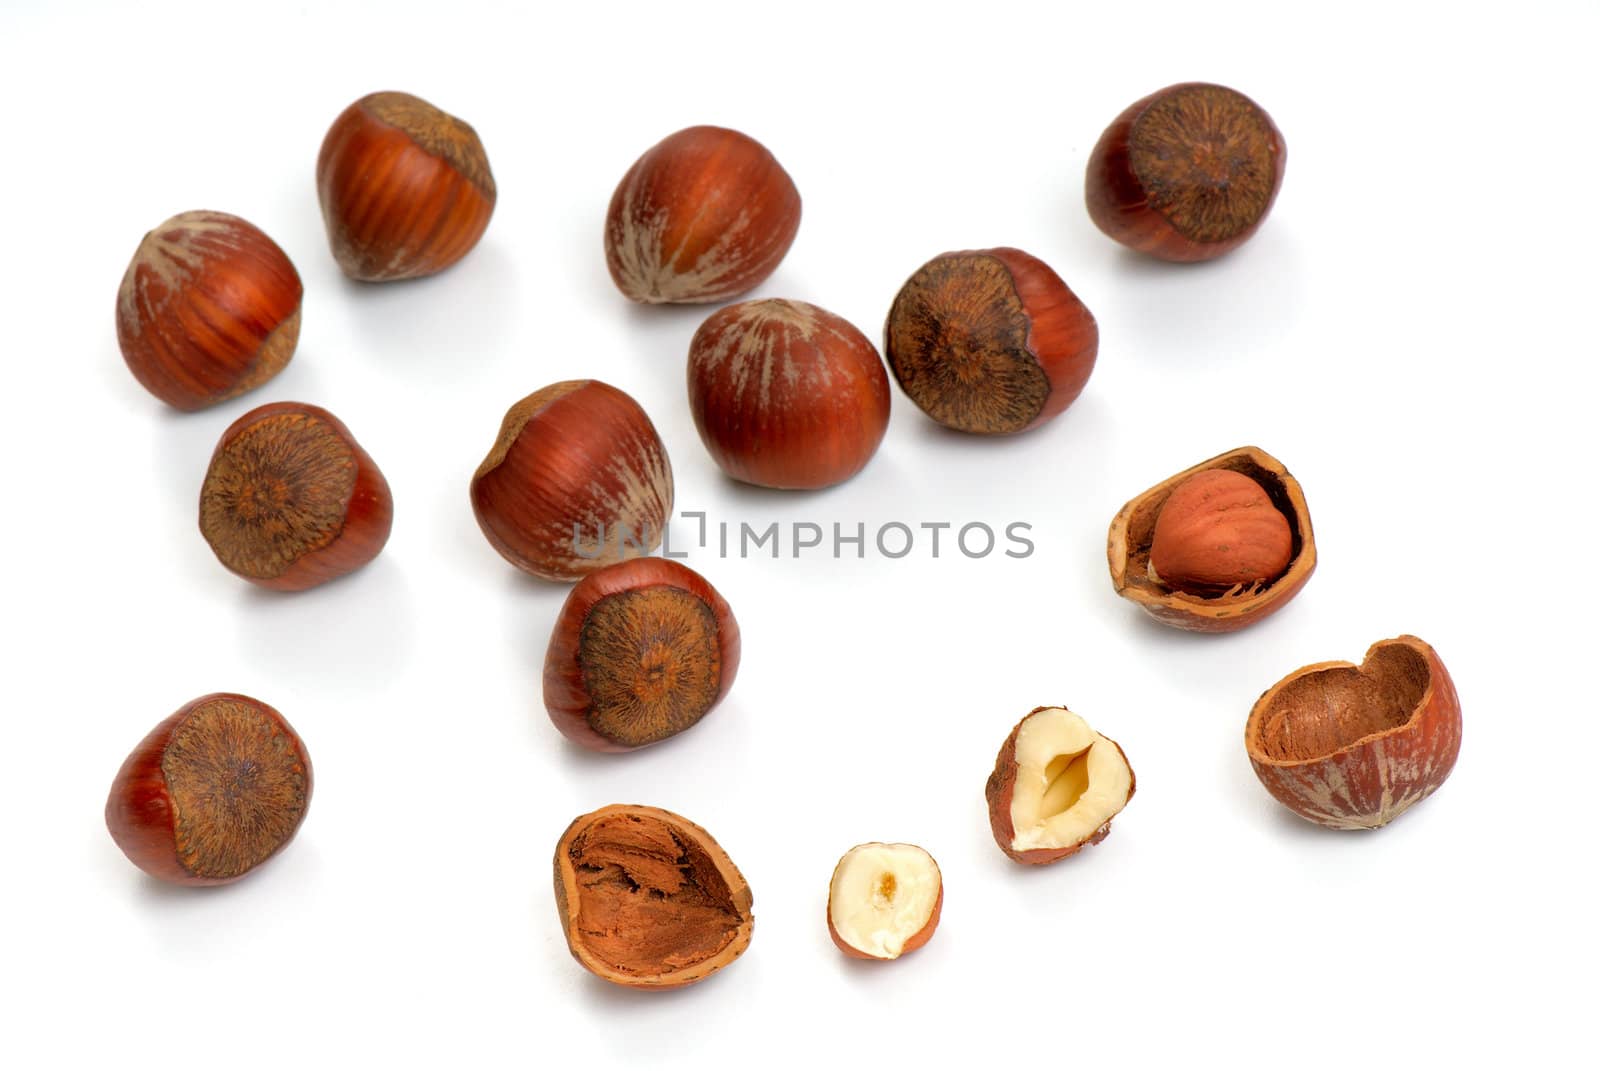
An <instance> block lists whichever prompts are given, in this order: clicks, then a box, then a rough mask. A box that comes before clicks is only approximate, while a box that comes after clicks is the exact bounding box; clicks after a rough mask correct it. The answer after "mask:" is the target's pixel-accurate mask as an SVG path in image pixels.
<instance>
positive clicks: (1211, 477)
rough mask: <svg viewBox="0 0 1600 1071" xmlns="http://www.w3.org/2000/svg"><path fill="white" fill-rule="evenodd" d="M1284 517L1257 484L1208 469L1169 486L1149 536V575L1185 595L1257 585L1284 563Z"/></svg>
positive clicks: (1287, 546) (1287, 535) (1287, 544)
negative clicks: (1154, 527) (1170, 487)
mask: <svg viewBox="0 0 1600 1071" xmlns="http://www.w3.org/2000/svg"><path fill="white" fill-rule="evenodd" d="M1293 544H1294V535H1293V533H1291V532H1290V531H1289V519H1288V518H1287V517H1285V516H1284V515H1283V514H1282V513H1280V512H1279V511H1278V507H1277V506H1275V505H1273V503H1272V499H1270V498H1268V497H1267V492H1266V491H1265V490H1263V489H1262V487H1261V485H1260V484H1258V483H1256V482H1255V481H1254V480H1252V479H1251V478H1250V477H1248V476H1246V475H1244V474H1243V473H1241V472H1235V471H1234V470H1233V469H1206V470H1205V471H1204V472H1197V473H1195V474H1194V475H1193V476H1190V477H1189V478H1188V479H1186V480H1184V481H1183V482H1182V483H1180V484H1178V485H1177V486H1176V487H1174V488H1173V489H1172V493H1171V494H1170V495H1168V496H1167V500H1166V501H1165V502H1163V503H1162V505H1161V512H1160V513H1158V514H1157V515H1156V530H1155V534H1154V535H1153V536H1152V537H1151V539H1150V565H1149V573H1150V577H1151V579H1153V580H1155V581H1156V582H1157V583H1161V584H1165V585H1166V586H1167V587H1169V588H1175V589H1177V590H1178V591H1183V592H1187V593H1188V594H1190V595H1202V596H1212V595H1224V594H1227V593H1228V592H1237V591H1244V590H1246V589H1257V588H1259V587H1260V586H1261V585H1263V584H1267V583H1270V582H1271V581H1273V580H1275V579H1277V578H1278V576H1279V575H1281V574H1282V573H1283V571H1284V570H1285V569H1287V568H1288V567H1289V559H1290V557H1291V556H1292V554H1293V550H1294V546H1293Z"/></svg>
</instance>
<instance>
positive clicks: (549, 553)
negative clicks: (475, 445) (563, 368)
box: [471, 379, 673, 580]
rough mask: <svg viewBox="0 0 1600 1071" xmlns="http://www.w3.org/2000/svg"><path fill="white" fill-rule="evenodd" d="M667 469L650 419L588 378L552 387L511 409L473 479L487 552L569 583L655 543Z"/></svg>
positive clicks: (667, 506) (667, 505)
mask: <svg viewBox="0 0 1600 1071" xmlns="http://www.w3.org/2000/svg"><path fill="white" fill-rule="evenodd" d="M672 493H673V485H672V465H671V463H670V462H669V461H668V460H667V450H666V447H665V446H663V445H662V443H661V437H660V436H659V435H658V434H656V428H655V425H654V424H652V423H651V422H650V417H649V416H648V415H646V413H645V411H644V410H643V409H641V408H640V407H639V403H638V402H636V401H634V400H633V399H632V398H631V397H629V396H628V395H627V394H625V393H624V392H622V391H620V390H618V389H617V388H616V387H613V386H611V385H610V384H607V383H602V382H600V381H599V380H594V379H575V380H568V381H566V382H562V383H552V384H551V385H550V386H548V387H545V388H543V389H542V390H538V391H535V392H534V393H532V394H530V395H528V396H527V397H526V398H524V399H522V400H521V401H520V402H518V403H517V404H515V405H513V406H512V407H511V408H510V410H508V411H507V412H506V415H505V419H504V421H502V423H501V425H500V434H499V435H498V436H497V437H496V438H495V442H494V446H493V447H491V448H490V450H489V454H488V456H487V457H485V458H484V459H483V464H481V465H479V466H478V471H477V472H476V473H474V474H473V477H472V486H471V495H472V509H473V512H474V514H476V516H477V518H478V526H479V527H480V528H482V529H483V534H484V536H485V537H486V538H487V539H488V540H489V543H490V545H491V546H493V547H494V549H495V550H497V551H499V552H500V554H501V556H503V557H504V558H505V559H506V560H507V561H508V562H510V563H511V564H512V565H515V566H516V567H517V568H518V569H521V570H523V571H524V572H528V573H532V574H533V575H534V576H538V577H543V578H544V579H546V580H576V579H578V578H579V577H582V576H587V575H588V574H589V573H592V572H594V571H596V570H597V569H603V568H605V567H606V566H607V565H610V564H612V563H613V562H618V561H622V560H624V559H625V558H634V557H640V556H642V555H645V554H648V553H650V551H652V550H654V549H655V548H656V547H657V546H659V545H660V543H661V540H662V538H663V533H664V531H665V527H666V523H667V516H668V514H669V513H670V512H671V510H672Z"/></svg>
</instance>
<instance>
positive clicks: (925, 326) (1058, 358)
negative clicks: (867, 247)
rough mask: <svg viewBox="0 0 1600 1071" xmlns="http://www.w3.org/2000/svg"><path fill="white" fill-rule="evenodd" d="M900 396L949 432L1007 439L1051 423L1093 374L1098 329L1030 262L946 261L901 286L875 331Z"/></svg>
mask: <svg viewBox="0 0 1600 1071" xmlns="http://www.w3.org/2000/svg"><path fill="white" fill-rule="evenodd" d="M883 338H884V343H883V349H884V356H885V357H886V358H887V360H888V362H889V369H890V371H892V372H893V373H894V377H895V380H896V381H897V382H898V383H899V384H900V389H901V390H903V391H905V393H906V396H907V397H908V398H910V399H911V400H912V401H913V402H915V403H916V404H917V407H918V408H919V409H921V410H922V411H923V412H924V413H926V414H928V416H930V417H932V418H933V419H934V420H936V421H938V422H939V423H940V424H943V425H944V426H945V427H947V428H953V429H955V430H956V431H965V432H971V433H973V434H975V435H1010V434H1014V433H1016V432H1020V431H1027V430H1029V429H1031V428H1036V427H1038V426H1039V425H1040V424H1043V423H1045V422H1046V421H1048V420H1051V419H1053V418H1054V417H1056V416H1059V415H1060V414H1061V413H1062V412H1063V411H1064V410H1065V409H1066V408H1067V406H1069V405H1071V404H1072V402H1073V401H1074V400H1075V399H1076V398H1077V397H1078V395H1079V394H1080V393H1082V391H1083V388H1084V384H1086V383H1088V381H1089V373H1090V372H1092V371H1094V362H1095V355H1096V354H1097V353H1098V352H1099V349H1100V329H1099V327H1098V325H1097V324H1096V323H1095V319H1094V316H1093V314H1092V313H1090V312H1089V309H1088V307H1087V306H1085V305H1084V303H1083V302H1082V301H1079V300H1078V296H1077V295H1076V294H1074V293H1073V292H1072V290H1071V288H1069V287H1068V286H1067V284H1066V283H1065V282H1063V281H1062V280H1061V277H1060V276H1059V275H1057V274H1056V273H1055V272H1054V271H1053V270H1051V268H1050V266H1049V265H1048V264H1046V263H1045V262H1044V261H1042V260H1040V259H1039V258H1038V257H1034V256H1030V255H1029V254H1027V253H1024V252H1023V251H1022V250H1020V249H1008V248H1000V249H981V250H976V251H969V252H961V253H945V254H943V255H941V256H937V257H934V258H933V259H932V260H930V261H928V263H926V264H924V265H923V266H922V267H921V268H918V269H917V271H916V273H915V274H914V275H912V276H911V278H910V279H908V280H906V283H905V285H904V286H902V287H901V288H900V293H899V294H897V295H896V296H895V299H894V304H893V305H892V306H891V307H890V309H889V318H888V321H887V322H886V323H885V325H884V329H883Z"/></svg>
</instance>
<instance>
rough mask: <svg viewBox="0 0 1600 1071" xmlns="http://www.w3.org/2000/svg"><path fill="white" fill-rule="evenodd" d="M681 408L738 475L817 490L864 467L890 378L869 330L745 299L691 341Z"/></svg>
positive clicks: (810, 310) (801, 305)
mask: <svg viewBox="0 0 1600 1071" xmlns="http://www.w3.org/2000/svg"><path fill="white" fill-rule="evenodd" d="M689 408H690V410H691V411H692V412H693V414H694V423H695V427H696V428H697V429H699V432H700V439H701V441H702V442H704V443H705V444H706V449H707V450H708V451H710V453H711V457H712V459H713V460H715V461H716V463H717V464H718V465H719V466H721V467H722V471H724V472H726V473H727V474H728V475H729V476H732V477H733V478H734V479H736V480H743V481H744V482H745V483H753V484H758V485H760V486H763V487H779V488H801V489H815V488H821V487H829V486H832V485H833V484H836V483H841V482H843V481H845V480H848V479H849V478H850V477H852V476H854V475H855V474H856V473H857V472H859V471H861V469H862V468H863V467H865V466H866V464H867V462H868V461H869V460H870V459H871V458H872V455H873V454H874V453H875V452H876V451H877V449H878V444H879V443H881V442H882V441H883V436H884V432H885V431H887V430H888V427H889V377H888V376H887V375H886V374H885V373H884V370H883V361H882V360H881V359H880V358H879V357H878V351H877V350H876V349H875V348H874V347H873V345H872V343H871V342H870V341H868V339H867V336H865V335H863V334H862V333H861V332H860V331H858V330H856V328H855V327H854V326H852V325H851V324H850V323H849V322H848V321H846V320H844V319H843V318H841V317H838V316H835V315H834V314H833V313H831V312H828V311H827V310H825V309H820V308H818V307H817V306H815V305H810V304H807V303H805V302H803V301H782V300H767V301H745V302H741V303H739V304H737V305H729V306H728V307H727V308H725V309H721V310H719V311H718V312H716V313H714V314H712V316H711V317H710V318H709V319H707V320H706V321H705V323H703V324H701V325H700V329H699V330H698V331H696V332H695V334H694V340H693V341H692V342H690V344H689Z"/></svg>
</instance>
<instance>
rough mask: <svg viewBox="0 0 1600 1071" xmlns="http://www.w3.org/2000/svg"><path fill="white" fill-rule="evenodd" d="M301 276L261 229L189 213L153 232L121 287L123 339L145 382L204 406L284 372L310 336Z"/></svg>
mask: <svg viewBox="0 0 1600 1071" xmlns="http://www.w3.org/2000/svg"><path fill="white" fill-rule="evenodd" d="M303 292H304V291H303V288H302V286H301V284H300V275H299V273H298V272H296V271H295V270H294V265H293V264H291V263H290V262H289V258H288V256H287V255H285V253H284V252H283V250H282V249H279V248H278V245H277V243H276V242H274V241H273V240H272V239H271V238H268V237H267V236H266V235H265V234H264V233H262V231H261V230H260V228H258V227H256V226H255V225H253V224H251V223H248V222H246V221H245V220H242V219H240V218H239V217H238V216H230V215H228V214H227V213H226V212H184V213H182V214H180V215H176V216H173V217H172V218H171V219H169V220H167V221H166V222H165V223H163V224H161V225H160V226H159V227H157V228H156V229H155V230H153V231H151V232H150V233H149V234H146V235H145V236H144V240H143V241H141V242H140V243H139V248H138V249H137V250H136V251H135V252H134V254H133V259H132V260H131V261H130V262H129V263H128V270H127V272H126V274H124V275H123V277H122V285H121V287H120V288H119V289H118V291H117V344H118V345H119V346H120V347H121V349H122V357H123V360H125V361H126V362H127V364H128V370H129V371H130V372H132V373H133V375H134V378H135V379H137V380H138V381H139V383H140V384H141V385H143V387H144V388H145V389H146V390H148V391H149V392H150V393H151V394H154V395H155V396H156V397H157V398H160V399H161V400H162V401H164V402H166V403H167V404H168V405H170V406H173V407H174V408H177V409H185V410H195V409H203V408H205V407H206V406H208V405H215V404H216V403H218V402H223V401H227V400H228V399H229V398H234V397H237V396H238V395H240V394H243V393H245V392H246V391H249V390H253V389H255V388H256V387H259V386H261V384H263V383H265V382H266V381H267V380H269V379H271V378H272V377H273V376H275V375H277V374H278V373H279V372H281V371H283V368H284V366H285V365H286V364H288V363H289V358H290V357H292V356H294V350H295V345H296V343H297V342H298V341H299V339H300V298H301V296H302V294H303Z"/></svg>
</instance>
